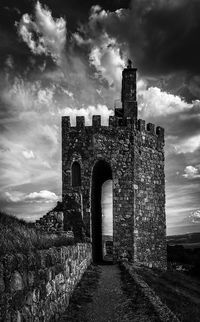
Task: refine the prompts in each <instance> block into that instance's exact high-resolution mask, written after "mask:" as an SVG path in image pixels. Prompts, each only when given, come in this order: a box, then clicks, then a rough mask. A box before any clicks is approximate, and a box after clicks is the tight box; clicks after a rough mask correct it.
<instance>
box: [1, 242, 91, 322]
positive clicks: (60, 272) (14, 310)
mask: <svg viewBox="0 0 200 322" xmlns="http://www.w3.org/2000/svg"><path fill="white" fill-rule="evenodd" d="M91 255H92V254H91V245H90V244H77V245H75V246H68V247H64V246H63V247H60V248H55V247H54V248H51V249H48V250H41V251H37V252H35V253H29V254H27V255H25V254H15V255H10V254H8V255H6V256H4V257H3V258H1V264H0V321H7V322H9V321H12V322H13V321H56V320H58V319H59V316H60V314H61V313H62V312H63V311H64V310H65V309H66V307H67V305H68V303H69V299H70V296H71V294H72V293H73V290H74V288H75V286H76V284H77V283H78V282H79V281H80V279H81V277H82V275H83V273H84V271H85V270H86V268H87V266H88V265H89V264H90V262H91Z"/></svg>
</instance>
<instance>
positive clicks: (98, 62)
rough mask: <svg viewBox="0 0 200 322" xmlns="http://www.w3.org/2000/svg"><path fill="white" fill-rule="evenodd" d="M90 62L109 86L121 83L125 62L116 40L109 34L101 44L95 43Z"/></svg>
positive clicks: (102, 37) (103, 36) (104, 36)
mask: <svg viewBox="0 0 200 322" xmlns="http://www.w3.org/2000/svg"><path fill="white" fill-rule="evenodd" d="M89 60H90V63H91V64H92V65H94V66H95V68H96V70H97V72H99V73H100V75H101V76H102V77H103V78H105V79H106V80H107V81H108V83H109V85H113V84H116V83H120V82H121V74H122V69H123V67H124V66H125V62H124V60H123V59H122V57H121V54H120V48H119V46H118V44H117V42H116V39H114V38H110V37H109V36H108V34H107V33H105V34H103V35H102V36H101V41H100V43H97V44H95V43H94V45H93V46H92V48H91V51H90V54H89Z"/></svg>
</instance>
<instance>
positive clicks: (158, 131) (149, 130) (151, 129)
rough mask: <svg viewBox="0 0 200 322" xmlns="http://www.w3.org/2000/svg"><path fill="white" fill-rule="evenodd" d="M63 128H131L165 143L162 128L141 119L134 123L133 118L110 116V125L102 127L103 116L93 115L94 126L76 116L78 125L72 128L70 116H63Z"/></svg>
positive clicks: (83, 118) (77, 129)
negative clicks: (86, 123)
mask: <svg viewBox="0 0 200 322" xmlns="http://www.w3.org/2000/svg"><path fill="white" fill-rule="evenodd" d="M62 127H63V130H66V131H70V130H73V131H74V130H76V131H80V130H83V129H84V128H88V129H89V128H90V129H91V128H93V129H94V130H98V129H100V128H104V129H109V128H110V129H112V128H116V127H119V128H121V129H123V128H124V129H127V128H130V129H131V130H132V131H135V132H137V131H138V132H141V133H145V134H149V135H154V136H156V137H158V139H159V140H160V141H164V129H163V128H162V127H160V126H157V127H155V124H153V123H147V124H146V122H145V120H142V119H139V120H137V121H134V120H133V119H132V118H130V117H127V118H125V119H124V118H122V117H117V116H109V122H108V125H102V123H101V115H93V117H92V125H85V117H84V116H76V125H75V126H71V123H70V116H63V117H62Z"/></svg>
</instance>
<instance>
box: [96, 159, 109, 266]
mask: <svg viewBox="0 0 200 322" xmlns="http://www.w3.org/2000/svg"><path fill="white" fill-rule="evenodd" d="M109 179H112V170H111V167H110V165H109V164H108V163H107V162H106V161H105V160H99V161H97V162H96V163H95V165H94V167H93V171H92V184H91V228H92V253H93V260H94V261H95V262H99V261H102V260H103V245H102V205H101V204H102V200H101V198H102V185H103V183H104V182H105V181H107V180H109Z"/></svg>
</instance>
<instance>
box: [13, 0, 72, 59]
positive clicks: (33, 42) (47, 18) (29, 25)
mask: <svg viewBox="0 0 200 322" xmlns="http://www.w3.org/2000/svg"><path fill="white" fill-rule="evenodd" d="M66 32H67V31H66V22H65V20H64V19H63V18H58V19H54V18H53V17H52V15H51V11H50V10H49V9H48V8H43V7H42V5H41V4H40V2H37V3H36V6H35V17H34V18H32V17H31V16H30V15H29V14H24V15H23V16H22V18H21V20H20V22H19V24H18V33H19V35H20V36H21V37H22V39H23V41H24V42H25V43H26V44H27V45H28V47H29V48H30V49H31V51H32V52H33V53H34V54H36V55H41V54H44V55H46V56H51V57H52V58H53V60H54V61H55V62H57V63H58V64H59V63H60V61H61V56H62V53H63V50H64V47H65V43H66Z"/></svg>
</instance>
